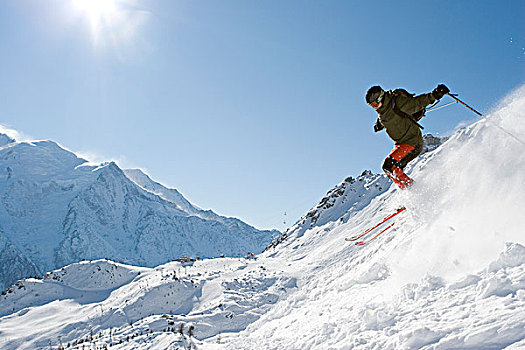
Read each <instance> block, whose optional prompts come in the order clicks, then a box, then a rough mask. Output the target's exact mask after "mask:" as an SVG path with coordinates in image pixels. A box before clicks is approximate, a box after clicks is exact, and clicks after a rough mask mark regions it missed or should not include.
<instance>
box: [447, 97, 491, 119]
mask: <svg viewBox="0 0 525 350" xmlns="http://www.w3.org/2000/svg"><path fill="white" fill-rule="evenodd" d="M447 95H449V96H450V97H452V98H453V99H454V100H456V102H459V103H461V104H462V105H463V106H465V107H467V108H468V109H470V110H471V111H472V112H474V113H476V114H477V115H479V116H480V117H483V114H481V113H479V112H478V111H476V110H475V109H474V108H472V107H470V106H469V105H468V104H466V103H465V102H463V101H461V100H460V99H459V98H457V96H458V94H451V93H450V92H449V93H447Z"/></svg>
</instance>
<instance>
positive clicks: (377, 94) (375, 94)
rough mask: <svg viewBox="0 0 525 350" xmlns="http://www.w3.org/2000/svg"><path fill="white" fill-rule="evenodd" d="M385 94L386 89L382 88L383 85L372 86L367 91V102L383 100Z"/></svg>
mask: <svg viewBox="0 0 525 350" xmlns="http://www.w3.org/2000/svg"><path fill="white" fill-rule="evenodd" d="M384 95H385V91H383V89H382V88H381V86H379V85H376V86H372V87H371V88H370V89H368V91H367V92H366V97H365V98H366V103H368V104H371V103H374V102H377V103H379V102H381V101H382V100H383V96H384Z"/></svg>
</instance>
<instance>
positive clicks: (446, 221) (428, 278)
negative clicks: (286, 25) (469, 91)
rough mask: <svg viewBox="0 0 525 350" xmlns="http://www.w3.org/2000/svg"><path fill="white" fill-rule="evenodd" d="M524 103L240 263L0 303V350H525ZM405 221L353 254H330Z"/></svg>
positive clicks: (99, 279)
mask: <svg viewBox="0 0 525 350" xmlns="http://www.w3.org/2000/svg"><path fill="white" fill-rule="evenodd" d="M524 111H525V87H522V88H521V89H519V90H518V91H517V92H515V93H514V94H512V95H511V96H509V98H507V99H506V100H505V101H503V103H502V106H501V107H500V108H499V109H498V110H497V111H496V112H494V113H492V114H491V115H489V116H488V117H487V118H485V119H483V120H481V121H479V122H477V123H475V124H473V125H471V126H470V127H467V128H464V129H462V130H459V131H458V132H456V133H455V134H454V135H452V136H451V138H450V139H449V140H448V141H446V142H445V143H444V144H443V145H441V146H438V147H436V148H435V149H434V150H430V151H429V152H427V153H425V154H423V155H422V156H421V157H420V158H419V159H418V160H417V161H414V162H413V163H412V164H411V167H410V169H409V170H408V171H409V173H410V175H411V176H412V177H413V178H414V179H415V181H416V182H415V185H414V186H413V187H412V188H411V189H410V190H408V191H399V190H397V189H396V188H395V187H394V186H389V185H388V183H387V182H384V178H382V175H374V174H371V173H369V172H366V173H364V174H362V175H361V176H358V177H357V178H355V179H347V180H345V181H343V182H341V184H339V185H337V186H336V188H335V189H333V190H332V191H329V192H328V194H327V196H326V198H324V199H323V200H322V201H321V203H319V204H318V205H317V206H315V207H314V208H313V209H312V210H311V211H310V212H309V213H307V214H306V215H305V217H304V218H302V219H301V220H300V221H299V222H298V223H297V224H295V225H294V226H293V227H291V228H290V229H289V230H288V231H287V232H286V233H285V234H283V235H282V236H280V238H279V239H277V240H275V241H274V243H273V244H272V246H271V247H269V248H268V249H267V250H266V251H265V252H263V253H262V254H260V255H258V256H256V257H254V258H251V259H247V258H222V259H206V260H201V261H196V262H186V263H185V262H170V263H167V264H164V265H160V266H157V267H155V268H146V267H141V268H138V267H133V266H127V265H122V264H118V263H114V262H110V261H105V260H97V261H92V262H82V263H77V264H72V265H69V266H67V267H65V268H62V269H59V270H55V271H53V272H52V273H49V274H48V275H47V276H46V277H45V278H44V279H43V280H40V279H26V280H23V281H19V282H18V283H17V284H16V285H13V286H11V287H10V288H9V289H8V290H7V291H6V292H5V293H4V295H3V296H1V297H0V332H1V333H0V347H1V348H6V349H43V348H55V349H56V348H59V347H60V346H61V345H62V346H63V347H64V348H74V349H81V348H82V347H83V346H85V347H86V348H88V347H91V348H93V347H96V346H98V347H99V348H104V346H107V347H108V348H109V347H111V348H115V349H181V350H182V349H189V348H191V349H203V350H208V349H209V350H219V349H220V350H225V349H228V350H230V349H246V350H247V349H250V350H252V349H265V350H266V349H275V350H277V349H297V350H299V349H301V350H302V349H505V350H515V349H523V348H525V241H524V235H523V233H524V229H523V227H524V226H523V218H524V217H525V215H524V214H525V213H524V211H523V208H524V207H525V186H524V185H525V152H524V151H525V146H524V145H522V144H521V143H520V142H519V141H516V140H515V139H513V138H512V137H509V136H508V134H506V133H505V132H502V130H501V129H500V128H503V129H504V130H507V131H511V133H512V134H513V135H514V136H516V137H518V138H519V139H521V140H523V139H525V122H524V120H525V113H524ZM401 205H404V206H405V207H406V208H407V210H406V211H404V212H403V213H402V214H400V215H398V216H397V217H396V218H395V219H393V222H394V223H395V225H394V226H393V227H391V228H390V230H388V231H386V232H385V233H383V234H382V235H381V236H379V237H378V238H376V239H375V240H373V241H371V242H370V243H368V244H366V245H364V246H356V245H354V244H353V243H352V242H347V241H345V238H346V237H349V236H352V235H354V234H356V233H359V232H362V231H364V230H365V229H366V228H368V227H370V226H373V225H374V224H375V223H377V222H379V221H381V219H382V218H384V217H385V216H387V215H388V214H390V213H392V212H394V211H395V209H396V208H398V207H399V206H401Z"/></svg>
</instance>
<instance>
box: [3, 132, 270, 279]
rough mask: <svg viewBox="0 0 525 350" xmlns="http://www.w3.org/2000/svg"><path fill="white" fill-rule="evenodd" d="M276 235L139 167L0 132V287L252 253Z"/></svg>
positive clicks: (52, 143) (262, 247)
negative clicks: (100, 268) (59, 274)
mask: <svg viewBox="0 0 525 350" xmlns="http://www.w3.org/2000/svg"><path fill="white" fill-rule="evenodd" d="M276 233H277V231H259V230H257V229H255V228H254V227H252V226H249V225H247V224H245V223H244V222H242V221H240V220H238V219H235V218H226V217H221V216H219V215H217V214H215V213H213V212H212V211H204V210H201V209H199V208H197V207H195V206H193V205H192V204H191V203H189V202H188V201H187V200H186V199H185V198H184V197H183V196H182V195H181V194H180V193H179V192H178V191H177V190H175V189H168V188H165V187H164V186H162V185H161V184H159V183H155V182H154V181H153V180H151V179H150V178H149V177H148V176H147V175H146V174H144V173H143V172H142V171H140V170H125V171H123V170H122V169H120V168H119V167H118V166H117V164H115V163H114V162H109V163H103V164H91V163H89V162H87V161H86V160H84V159H82V158H79V157H78V156H76V155H75V154H74V153H72V152H70V151H68V150H66V149H64V148H62V147H60V146H59V145H58V144H56V143H54V142H51V141H35V142H16V141H15V140H13V139H11V138H9V137H7V136H6V135H0V271H1V272H2V273H1V275H0V287H7V286H9V285H10V284H12V283H14V282H15V281H16V280H17V279H20V278H24V277H29V276H42V275H43V274H44V273H45V272H46V271H50V270H52V269H55V268H57V267H62V266H65V265H67V264H70V263H73V262H78V261H80V260H82V259H98V258H109V259H112V260H116V261H120V262H126V263H128V264H134V265H142V266H156V265H159V264H161V263H164V262H167V261H170V260H171V259H173V258H178V257H180V256H181V255H190V256H193V257H196V256H200V257H214V256H219V255H220V254H225V255H228V256H237V255H244V254H246V253H247V252H249V251H252V252H260V251H262V249H264V247H265V246H266V245H267V244H268V243H269V242H270V241H271V239H272V238H273V237H274V236H275V235H276Z"/></svg>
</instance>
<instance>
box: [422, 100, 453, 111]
mask: <svg viewBox="0 0 525 350" xmlns="http://www.w3.org/2000/svg"><path fill="white" fill-rule="evenodd" d="M454 103H458V101H455V102H450V103H447V104H446V105H443V106H438V107H434V108H430V109H427V110H426V112H427V113H428V112H433V111H437V110H438V109H441V108H445V107H448V106H450V105H453V104H454Z"/></svg>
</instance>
